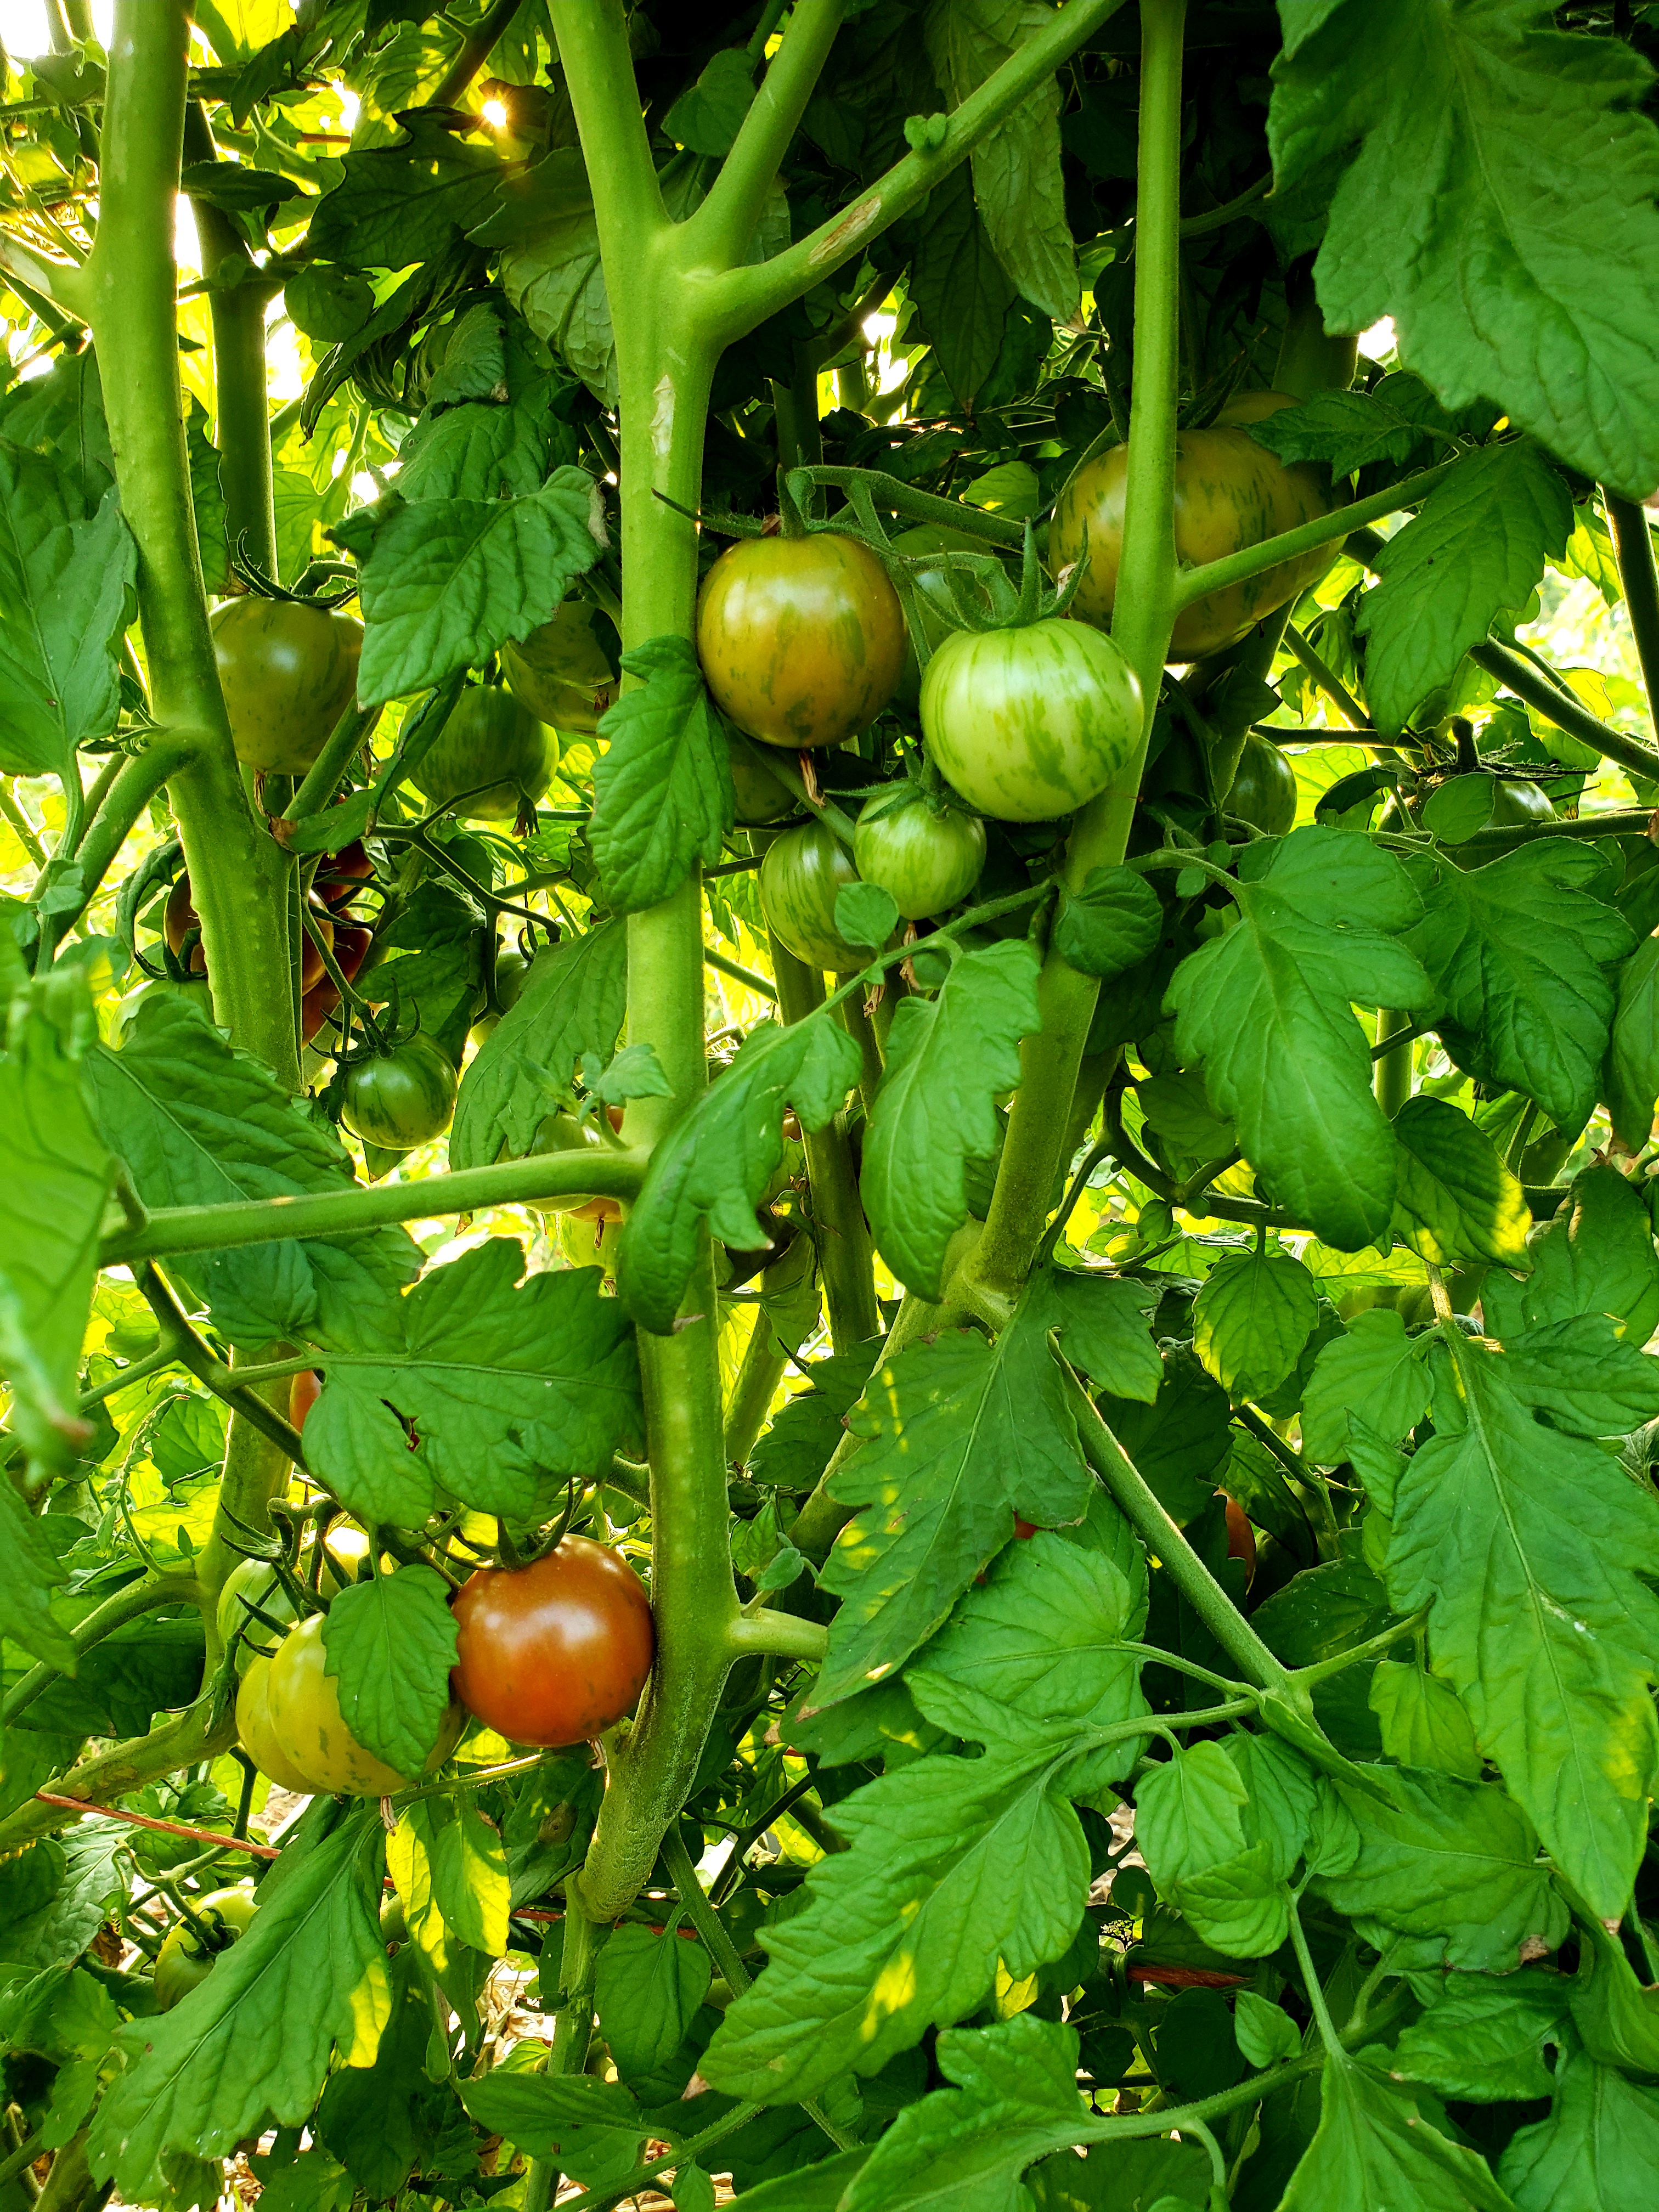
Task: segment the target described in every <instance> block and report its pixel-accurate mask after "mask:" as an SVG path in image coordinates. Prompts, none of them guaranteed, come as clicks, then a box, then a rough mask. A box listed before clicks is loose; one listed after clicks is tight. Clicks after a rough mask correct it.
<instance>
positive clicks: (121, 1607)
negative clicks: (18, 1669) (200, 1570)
mask: <svg viewBox="0 0 1659 2212" xmlns="http://www.w3.org/2000/svg"><path fill="white" fill-rule="evenodd" d="M195 1595H196V1577H195V1576H194V1575H163V1576H160V1577H148V1576H146V1577H141V1578H140V1579H139V1580H138V1581H137V1582H136V1583H128V1584H127V1585H126V1587H125V1589H118V1590H117V1591H116V1592H115V1594H114V1595H113V1596H112V1597H106V1599H105V1600H104V1602H103V1603H102V1604H101V1605H100V1606H94V1607H93V1609H92V1611H91V1612H90V1613H88V1614H87V1615H86V1617H85V1618H84V1619H83V1620H78V1621H77V1622H76V1625H75V1626H74V1627H73V1628H72V1629H71V1630H70V1642H71V1643H72V1644H74V1646H75V1650H76V1657H77V1658H78V1657H79V1656H81V1654H82V1652H84V1651H90V1650H91V1649H92V1647H93V1645H94V1644H101V1643H102V1642H103V1640H104V1638H106V1636H112V1635H113V1634H114V1633H115V1631H116V1630H117V1629H118V1628H125V1626H126V1625H127V1623H128V1621H130V1620H138V1619H140V1617H141V1616H142V1615H143V1614H144V1613H155V1612H156V1611H158V1610H159V1609H160V1607H162V1606H164V1605H177V1604H180V1603H182V1602H184V1601H186V1600H187V1599H190V1598H193V1597H194V1596H195ZM63 1672H64V1669H63V1668H61V1667H52V1666H49V1665H48V1664H47V1663H46V1661H45V1660H44V1659H43V1660H42V1661H41V1662H40V1664H39V1665H38V1666H35V1667H31V1668H29V1670H28V1672H27V1674H25V1675H23V1676H22V1677H21V1680H19V1681H18V1682H17V1683H16V1684H15V1686H13V1688H12V1690H11V1691H10V1692H9V1695H8V1697H7V1699H6V1701H5V1705H4V1707H3V1710H0V1722H3V1723H4V1724H5V1725H6V1726H7V1727H9V1726H10V1725H11V1723H12V1722H13V1721H15V1719H16V1717H17V1716H18V1714H19V1713H21V1712H23V1711H26V1710H27V1708H28V1707H29V1706H30V1705H33V1703H34V1701H35V1699H37V1698H38V1697H39V1696H40V1693H41V1692H42V1691H43V1690H46V1689H48V1688H49V1687H50V1686H51V1685H52V1683H53V1682H55V1681H56V1680H58V1677H59V1675H60V1674H62V1673H63Z"/></svg>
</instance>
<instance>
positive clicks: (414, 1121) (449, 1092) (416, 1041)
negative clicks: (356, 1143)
mask: <svg viewBox="0 0 1659 2212" xmlns="http://www.w3.org/2000/svg"><path fill="white" fill-rule="evenodd" d="M457 1082H458V1078H457V1076H456V1073H455V1068H454V1063H453V1061H452V1060H451V1059H450V1057H449V1055H448V1054H447V1052H445V1050H444V1048H443V1047H442V1046H441V1045H440V1044H437V1043H435V1042H434V1041H433V1039H432V1038H431V1037H429V1036H426V1035H425V1034H424V1033H423V1032H422V1033H419V1034H417V1035H416V1036H412V1037H410V1039H409V1041H408V1042H407V1043H404V1044H400V1045H396V1046H394V1047H393V1048H392V1050H391V1051H390V1052H387V1053H376V1054H374V1056H373V1057H372V1058H371V1059H368V1060H359V1061H358V1062H357V1064H356V1066H355V1067H353V1068H350V1069H349V1070H348V1071H347V1073H346V1079H345V1100H344V1103H343V1105H342V1107H341V1109H340V1119H341V1120H342V1121H343V1122H344V1123H345V1125H346V1127H347V1128H348V1129H349V1130H350V1132H351V1133H352V1135H353V1136H354V1137H360V1138H361V1139H362V1141H363V1143H364V1144H366V1145H378V1146H380V1148H381V1150H382V1151H383V1152H412V1151H413V1149H414V1148H415V1146H416V1145H424V1144H427V1143H428V1142H429V1141H430V1140H431V1139H433V1138H434V1137H440V1136H441V1135H442V1134H443V1133H444V1131H445V1130H446V1129H447V1127H449V1123H450V1117H451V1116H452V1115H453V1113H454V1111H455V1091H456V1086H457Z"/></svg>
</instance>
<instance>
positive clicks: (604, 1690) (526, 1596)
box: [450, 1536, 656, 1746]
mask: <svg viewBox="0 0 1659 2212" xmlns="http://www.w3.org/2000/svg"><path fill="white" fill-rule="evenodd" d="M454 1613H455V1620H456V1622H457V1625H458V1626H459V1631H460V1634H459V1639H458V1641H457V1644H456V1652H455V1667H454V1671H453V1674H451V1676H450V1683H451V1686H452V1687H453V1690H454V1692H455V1695H456V1696H457V1697H458V1698H459V1699H460V1700H461V1702H462V1704H463V1705H465V1706H466V1707H467V1709H468V1711H471V1712H474V1713H476V1714H477V1717H478V1718H479V1719H480V1720H481V1721H483V1723H484V1725H485V1726H486V1727H487V1728H493V1729H496V1730H497V1731H498V1732H499V1733H500V1734H501V1735H504V1736H506V1737H507V1739H508V1741H510V1742H513V1743H529V1744H546V1745H550V1746H551V1745H558V1744H570V1743H586V1742H590V1741H592V1739H593V1738H594V1737H595V1736H597V1735H601V1734H602V1733H603V1732H604V1731H605V1729H608V1728H611V1726H613V1725H614V1724H615V1723H617V1721H619V1720H620V1719H621V1718H622V1717H623V1714H624V1713H627V1712H630V1711H632V1710H633V1707H634V1704H635V1699H637V1698H638V1696H639V1694H640V1692H641V1690H642V1689H643V1688H644V1686H645V1678H646V1676H647V1674H649V1673H650V1671H651V1659H652V1655H653V1651H654V1650H655V1641H656V1639H655V1632H654V1630H653V1626H652V1622H651V1607H650V1603H649V1601H648V1600H647V1597H646V1595H645V1591H644V1589H643V1587H642V1586H641V1582H640V1579H639V1577H638V1576H637V1575H636V1574H635V1572H634V1570H633V1569H632V1567H630V1566H629V1565H628V1562H627V1561H626V1560H625V1559H623V1556H622V1554H621V1553H620V1552H613V1551H611V1550H610V1549H609V1548H608V1547H606V1546H605V1545H604V1544H595V1543H592V1542H590V1541H589V1540H588V1539H587V1538H586V1536H567V1537H566V1538H565V1539H564V1541H563V1542H562V1544H560V1545H559V1546H558V1547H557V1548H556V1550H554V1551H551V1552H550V1553H547V1555H546V1556H545V1558H544V1559H538V1560H536V1561H535V1562H534V1564H533V1565H530V1566H527V1567H519V1568H516V1569H507V1568H502V1567H482V1568H480V1569H479V1571H478V1572H477V1574H475V1575H474V1576H473V1577H471V1580H470V1581H469V1582H468V1583H467V1584H466V1586H465V1589H462V1590H461V1592H460V1593H459V1595H458V1596H457V1597H456V1599H455V1601H454Z"/></svg>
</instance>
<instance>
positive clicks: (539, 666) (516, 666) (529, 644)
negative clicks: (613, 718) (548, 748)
mask: <svg viewBox="0 0 1659 2212" xmlns="http://www.w3.org/2000/svg"><path fill="white" fill-rule="evenodd" d="M595 611H596V610H595V609H594V608H593V607H592V606H590V605H589V604H588V602H587V601H586V599H567V600H565V602H564V604H563V605H562V606H561V607H560V608H559V609H558V610H557V611H556V613H555V615H554V617H553V619H552V621H551V622H544V623H543V624H542V626H541V628H540V629H532V631H531V633H530V635H529V636H528V637H527V638H526V639H525V640H524V641H523V642H522V644H519V645H504V646H503V647H501V674H502V676H503V677H504V678H506V680H507V690H509V691H511V693H512V694H513V697H514V698H515V699H517V700H519V701H520V702H521V704H523V705H524V706H526V707H527V708H529V709H530V712H531V713H532V714H533V715H534V716H535V717H536V719H537V720H538V722H545V723H546V724H547V725H548V726H549V727H550V729H555V730H576V731H580V732H581V733H582V734H583V735H584V736H589V737H591V736H592V733H593V732H594V731H595V730H597V729H598V728H599V717H600V715H602V714H604V713H605V709H606V708H608V707H609V706H611V704H612V702H614V701H615V699H616V696H617V679H616V678H615V677H614V676H613V675H612V674H611V663H610V662H609V661H608V660H607V659H606V658H605V647H603V646H602V645H601V644H600V643H599V639H598V638H597V637H596V636H595V635H594V634H593V617H594V613H595Z"/></svg>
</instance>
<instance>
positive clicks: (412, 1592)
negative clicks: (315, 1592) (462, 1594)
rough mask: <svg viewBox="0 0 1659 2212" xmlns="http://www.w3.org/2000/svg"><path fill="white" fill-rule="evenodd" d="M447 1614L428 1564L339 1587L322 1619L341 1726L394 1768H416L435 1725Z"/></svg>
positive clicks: (444, 1671)
mask: <svg viewBox="0 0 1659 2212" xmlns="http://www.w3.org/2000/svg"><path fill="white" fill-rule="evenodd" d="M455 1636H456V1629H455V1616H454V1614H453V1613H451V1611H450V1610H449V1590H448V1586H447V1584H446V1583H445V1582H444V1581H443V1578H442V1577H441V1576H440V1575H437V1574H435V1572H434V1571H433V1570H432V1569H431V1568H430V1567H422V1566H410V1567H400V1568H399V1569H398V1571H397V1572H396V1573H395V1574H386V1573H381V1574H378V1575H375V1576H374V1577H372V1578H371V1579H370V1580H369V1581H368V1582H366V1583H352V1584H351V1585H350V1586H349V1588H347V1589H343V1590H341V1591H340V1592H339V1593H338V1595H337V1596H336V1598H335V1599H334V1601H333V1603H332V1604H331V1606H330V1607H329V1609H328V1614H327V1618H326V1619H325V1620H324V1622H323V1647H324V1649H325V1651H326V1652H327V1654H328V1658H327V1662H326V1672H327V1673H329V1674H332V1675H336V1676H337V1678H338V1680H339V1686H340V1711H341V1713H342V1714H343V1717H344V1719H345V1724H346V1726H347V1728H348V1729H349V1730H350V1731H351V1733H352V1735H354V1736H355V1737H356V1740H357V1741H358V1742H359V1743H361V1744H362V1745H363V1746H364V1747H365V1748H366V1749H368V1750H369V1751H372V1752H373V1753H374V1755H375V1757H376V1758H377V1759H384V1760H385V1761H386V1765H388V1766H390V1767H392V1768H393V1769H395V1771H397V1772H398V1773H399V1774H419V1773H420V1771H421V1770H422V1767H424V1765H426V1762H427V1760H428V1758H429V1757H430V1755H431V1753H432V1750H433V1747H434V1746H435V1744H436V1742H437V1741H438V1736H439V1734H440V1732H441V1729H442V1727H443V1719H444V1713H445V1711H446V1709H447V1706H448V1704H449V1670H450V1668H452V1667H453V1665H454V1663H455Z"/></svg>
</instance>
